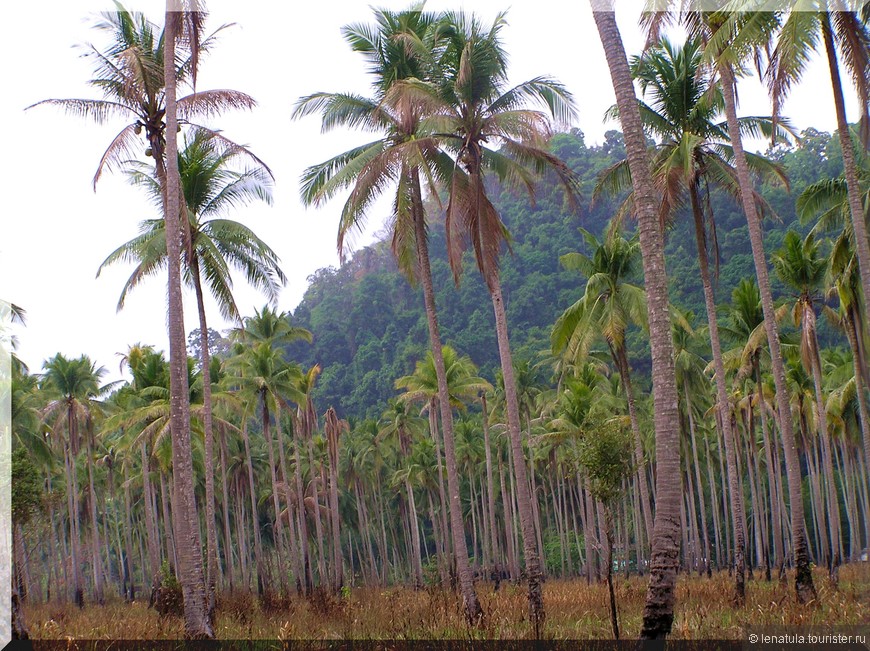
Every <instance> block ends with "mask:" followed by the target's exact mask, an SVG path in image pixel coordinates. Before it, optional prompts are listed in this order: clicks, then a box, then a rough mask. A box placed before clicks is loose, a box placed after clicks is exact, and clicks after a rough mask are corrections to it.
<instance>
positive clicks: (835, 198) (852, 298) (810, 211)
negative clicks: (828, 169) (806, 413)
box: [796, 152, 870, 467]
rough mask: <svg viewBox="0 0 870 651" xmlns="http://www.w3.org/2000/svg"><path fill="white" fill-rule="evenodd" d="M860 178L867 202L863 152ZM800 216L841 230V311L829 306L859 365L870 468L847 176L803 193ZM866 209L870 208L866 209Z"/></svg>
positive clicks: (837, 287) (868, 160)
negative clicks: (835, 312)
mask: <svg viewBox="0 0 870 651" xmlns="http://www.w3.org/2000/svg"><path fill="white" fill-rule="evenodd" d="M859 163H860V167H859V168H858V178H859V181H860V182H861V189H862V202H863V204H864V205H865V206H866V205H867V177H868V168H870V157H868V156H867V154H866V153H865V152H860V157H859ZM796 208H797V212H798V216H799V217H800V218H801V221H803V222H806V221H808V220H810V219H813V218H815V217H817V216H818V221H817V222H816V225H815V226H814V227H813V230H812V232H813V233H817V234H819V235H821V234H822V233H823V232H824V231H828V230H834V231H835V232H838V234H837V236H836V239H835V241H834V245H833V248H832V251H831V256H830V275H831V279H832V287H831V293H832V294H836V296H837V298H838V299H839V310H838V314H836V315H835V314H833V312H832V311H830V310H829V309H828V308H825V310H826V312H827V314H828V316H829V317H830V318H831V320H832V321H833V322H834V323H835V324H837V325H838V326H839V327H840V328H841V329H843V330H844V331H845V333H846V337H847V339H848V340H849V347H850V348H851V349H852V358H853V363H854V366H855V380H856V390H857V396H856V397H857V401H858V407H859V413H860V420H861V429H862V435H863V443H864V457H865V462H866V463H867V466H868V467H870V407H868V405H867V394H866V387H867V378H868V373H867V364H866V352H865V343H864V342H865V336H866V335H865V325H864V324H865V323H866V314H867V312H866V308H865V304H864V302H863V301H862V300H861V279H860V274H859V269H858V258H857V256H856V255H855V246H854V233H853V230H852V224H851V221H850V219H849V199H848V193H847V189H846V182H845V179H844V178H843V177H839V178H836V179H823V180H821V181H819V182H817V183H814V184H812V185H810V186H807V188H806V189H805V190H804V191H803V192H802V193H801V195H800V196H799V197H798V200H797V204H796ZM865 212H866V211H865Z"/></svg>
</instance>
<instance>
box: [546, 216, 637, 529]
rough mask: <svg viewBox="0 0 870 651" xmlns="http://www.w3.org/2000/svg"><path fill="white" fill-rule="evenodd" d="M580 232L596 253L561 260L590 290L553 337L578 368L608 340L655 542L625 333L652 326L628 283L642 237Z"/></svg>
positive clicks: (568, 312)
mask: <svg viewBox="0 0 870 651" xmlns="http://www.w3.org/2000/svg"><path fill="white" fill-rule="evenodd" d="M580 232H581V234H582V235H583V238H584V239H585V240H586V243H587V244H588V246H589V247H590V248H591V249H592V255H591V257H590V256H587V255H584V254H582V253H568V254H565V255H563V256H562V257H561V258H560V262H561V263H562V266H563V267H565V268H566V269H569V270H573V271H579V272H580V273H581V274H582V275H583V276H585V277H586V278H587V281H586V288H585V291H584V294H583V296H582V297H580V299H579V300H577V302H575V303H574V304H573V305H572V306H571V307H569V308H568V309H567V310H565V311H564V312H563V313H562V315H561V316H559V318H558V319H557V320H556V323H555V325H554V326H553V332H552V335H551V343H552V346H553V352H554V353H555V354H562V355H563V356H564V358H565V359H567V360H568V361H569V362H571V364H573V366H574V368H575V369H579V368H582V366H581V363H582V362H583V361H584V360H585V358H586V357H587V356H588V354H589V347H590V345H591V344H592V343H593V341H594V340H595V339H597V338H598V337H599V336H601V337H603V338H604V340H605V341H606V342H607V347H608V349H609V351H610V356H611V358H612V359H613V365H614V366H615V367H616V370H617V372H618V374H619V379H620V383H621V384H622V388H623V391H625V396H626V399H627V401H628V413H629V417H630V419H631V430H632V435H633V436H632V437H633V439H634V441H633V443H634V460H635V479H636V482H637V488H638V491H639V493H640V500H641V510H642V513H643V518H644V523H645V525H646V539H647V540H650V541H651V540H652V534H653V518H652V512H651V507H650V503H651V502H650V496H649V488H648V486H647V481H646V471H645V470H644V465H645V464H644V455H643V445H642V442H641V433H640V424H639V422H638V417H637V407H636V404H635V397H634V390H633V389H632V383H631V368H630V365H629V361H628V351H627V349H626V345H625V333H626V330H627V329H628V327H629V326H630V325H631V324H634V325H636V326H639V327H641V328H644V329H646V327H647V314H646V294H645V292H644V290H643V288H641V287H638V286H637V285H634V284H632V283H630V282H628V281H629V279H631V277H632V276H633V275H634V274H635V273H636V272H637V266H638V264H637V263H638V261H639V260H638V258H639V257H640V247H639V244H638V241H637V238H632V239H631V240H627V239H625V238H624V237H623V236H622V235H621V234H620V233H619V231H618V229H615V228H610V229H609V230H608V233H607V236H606V238H605V239H604V241H600V240H598V239H597V238H596V237H595V236H594V235H592V233H590V232H588V231H586V230H584V229H581V231H580ZM641 546H642V545H641Z"/></svg>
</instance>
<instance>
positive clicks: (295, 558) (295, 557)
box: [275, 402, 305, 595]
mask: <svg viewBox="0 0 870 651" xmlns="http://www.w3.org/2000/svg"><path fill="white" fill-rule="evenodd" d="M290 416H291V419H292V413H291V414H290ZM275 429H276V430H277V433H276V434H275V442H276V443H277V444H278V463H279V464H280V466H281V482H282V484H283V486H284V501H285V502H286V503H287V534H288V535H287V537H288V538H289V542H290V565H291V567H292V568H293V575H294V576H295V578H296V592H297V593H298V594H300V595H301V594H304V589H303V587H302V578H303V576H304V574H305V573H304V571H303V569H302V568H303V567H304V565H303V562H302V554H301V552H300V548H301V542H298V541H297V540H296V534H297V530H296V522H297V519H296V518H295V513H296V508H295V506H294V505H293V499H292V497H291V494H290V493H291V491H290V479H289V478H288V476H287V457H286V455H285V453H284V434H283V432H282V429H281V403H280V402H277V403H276V411H275ZM282 526H283V522H282Z"/></svg>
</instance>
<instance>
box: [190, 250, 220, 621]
mask: <svg viewBox="0 0 870 651" xmlns="http://www.w3.org/2000/svg"><path fill="white" fill-rule="evenodd" d="M189 264H190V275H191V276H192V277H193V288H194V291H195V293H196V309H197V312H198V314H199V349H200V350H199V361H200V367H201V370H202V424H203V434H204V437H205V459H204V463H203V465H204V472H205V539H206V543H205V558H206V564H205V585H206V604H207V607H206V612H207V613H208V618H209V622H210V623H211V626H212V628H214V621H215V606H216V602H217V598H216V595H215V585H216V583H217V572H218V567H217V529H216V526H217V525H216V524H215V512H214V509H215V506H214V505H215V496H214V475H215V472H214V429H213V419H212V400H211V353H210V351H209V349H208V324H207V323H206V319H205V301H204V299H203V293H202V279H201V278H200V275H199V274H200V270H199V256H197V255H196V253H195V252H194V254H193V255H191V256H190V260H189Z"/></svg>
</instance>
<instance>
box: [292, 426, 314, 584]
mask: <svg viewBox="0 0 870 651" xmlns="http://www.w3.org/2000/svg"><path fill="white" fill-rule="evenodd" d="M297 422H301V419H298V420H297ZM301 447H302V441H301V437H300V432H299V431H298V428H297V427H294V428H293V453H294V455H295V458H296V468H295V471H294V473H293V474H294V476H295V479H296V508H297V517H298V518H299V547H300V548H301V550H302V569H303V571H304V572H305V578H304V581H303V583H304V584H305V594H310V593H311V590H312V589H313V588H314V577H312V575H311V557H310V554H309V550H308V518H307V517H306V513H305V489H304V488H303V486H302V454H301V452H300V448H301Z"/></svg>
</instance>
